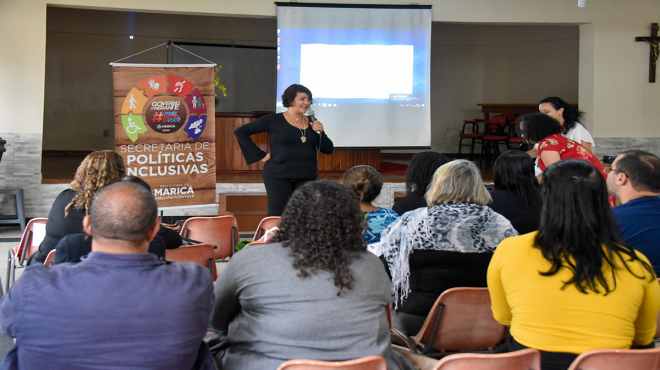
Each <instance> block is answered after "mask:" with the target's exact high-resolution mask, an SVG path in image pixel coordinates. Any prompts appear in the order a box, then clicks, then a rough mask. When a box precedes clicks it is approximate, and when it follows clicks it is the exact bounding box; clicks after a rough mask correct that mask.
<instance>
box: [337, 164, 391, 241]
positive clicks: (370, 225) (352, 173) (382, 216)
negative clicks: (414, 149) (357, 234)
mask: <svg viewBox="0 0 660 370" xmlns="http://www.w3.org/2000/svg"><path fill="white" fill-rule="evenodd" d="M342 183H343V184H344V185H346V186H348V187H349V188H350V189H351V190H353V192H354V193H355V194H356V195H357V197H358V199H359V200H360V210H361V211H362V212H363V213H364V215H365V216H364V217H365V220H366V223H367V225H366V228H365V230H364V233H363V234H362V237H363V238H364V241H365V242H367V244H370V243H375V242H377V241H379V240H380V233H381V232H382V231H383V230H384V229H385V228H386V227H387V226H389V225H390V224H391V223H392V222H394V220H396V219H397V218H398V217H399V214H398V213H396V212H394V211H393V210H391V209H390V208H380V207H375V206H374V205H372V204H371V202H373V201H374V199H376V197H377V196H378V195H379V194H380V190H381V189H382V188H383V176H382V175H381V174H380V173H378V171H377V170H376V169H375V168H373V167H371V166H355V167H352V168H350V169H349V170H348V171H346V172H345V173H344V177H343V178H342Z"/></svg>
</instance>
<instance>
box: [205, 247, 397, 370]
mask: <svg viewBox="0 0 660 370" xmlns="http://www.w3.org/2000/svg"><path fill="white" fill-rule="evenodd" d="M292 263H293V259H292V257H291V256H290V255H289V249H287V248H284V247H282V245H281V244H279V243H276V244H267V245H258V246H251V247H246V248H245V249H244V250H242V251H240V252H239V253H237V254H236V255H234V257H233V258H232V260H231V262H229V264H228V266H227V268H226V269H225V271H223V272H222V275H221V277H220V279H219V281H218V283H217V285H216V288H215V296H216V302H215V308H214V310H213V316H212V319H211V325H212V326H213V327H214V328H216V329H218V330H220V331H223V332H224V333H227V335H228V339H229V342H230V347H229V349H228V350H227V352H226V354H225V356H224V358H223V369H225V370H264V369H276V368H277V367H278V366H279V365H280V364H281V363H282V362H284V361H286V360H289V359H313V360H327V361H339V360H348V359H354V358H357V357H362V356H369V355H381V356H384V357H385V358H386V360H387V362H388V369H390V370H398V368H399V367H398V366H397V365H396V364H395V362H394V360H393V359H392V351H391V348H390V335H389V325H388V321H387V316H386V307H387V305H388V304H390V302H391V291H392V287H391V284H390V281H389V278H388V276H387V275H386V273H385V269H384V267H383V265H382V263H381V262H380V260H379V259H378V258H377V257H375V256H374V255H372V254H371V253H368V252H366V251H365V252H361V253H359V254H358V255H356V258H355V259H354V260H353V261H352V263H351V271H352V273H353V278H354V282H353V289H351V290H350V291H345V292H342V294H341V295H340V296H338V295H337V287H335V285H334V282H333V274H332V273H329V272H326V271H319V272H317V273H316V274H314V275H312V276H310V277H308V278H306V279H301V278H299V277H298V276H297V270H295V269H294V268H293V265H292Z"/></svg>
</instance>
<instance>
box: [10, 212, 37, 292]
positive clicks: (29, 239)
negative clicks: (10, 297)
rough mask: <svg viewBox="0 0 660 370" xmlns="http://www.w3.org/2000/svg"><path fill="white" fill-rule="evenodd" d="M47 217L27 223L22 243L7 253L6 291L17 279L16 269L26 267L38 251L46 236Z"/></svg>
mask: <svg viewBox="0 0 660 370" xmlns="http://www.w3.org/2000/svg"><path fill="white" fill-rule="evenodd" d="M47 222H48V219H47V218H33V219H31V220H30V222H28V223H27V225H25V229H24V230H23V234H22V235H21V241H20V243H19V244H18V245H17V246H15V247H13V248H12V249H10V250H9V252H8V254H7V274H6V279H7V280H6V281H5V291H9V288H10V287H11V286H12V285H13V284H14V282H15V281H16V269H17V268H22V267H25V264H26V262H27V260H28V258H30V256H32V255H33V254H34V253H35V252H36V251H38V250H39V244H41V241H42V240H44V237H45V236H46V223H47Z"/></svg>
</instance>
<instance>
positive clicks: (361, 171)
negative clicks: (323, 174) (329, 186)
mask: <svg viewBox="0 0 660 370" xmlns="http://www.w3.org/2000/svg"><path fill="white" fill-rule="evenodd" d="M342 183H343V184H344V185H346V186H348V187H349V188H350V189H351V190H352V191H353V192H354V193H355V194H356V195H357V196H358V198H359V199H360V201H361V202H365V203H371V202H373V200H374V199H376V197H377V196H378V194H380V191H381V189H382V188H383V175H381V174H380V173H379V172H378V170H376V169H375V168H373V167H371V166H368V165H361V166H353V167H351V168H349V169H348V170H347V171H346V172H344V176H343V177H342Z"/></svg>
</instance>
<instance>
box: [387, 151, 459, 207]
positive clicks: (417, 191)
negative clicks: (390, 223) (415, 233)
mask: <svg viewBox="0 0 660 370" xmlns="http://www.w3.org/2000/svg"><path fill="white" fill-rule="evenodd" d="M447 162H449V158H447V157H446V156H444V155H442V154H440V153H437V152H421V153H417V154H415V156H413V158H412V160H411V161H410V164H409V165H408V170H407V172H406V195H405V196H404V197H402V198H397V199H395V200H394V206H392V209H393V210H394V212H396V213H398V214H400V215H402V214H404V213H406V212H408V211H412V210H413V209H417V208H420V207H426V199H424V194H425V193H426V188H428V186H429V183H430V182H431V178H432V177H433V173H435V170H437V169H438V167H440V166H442V165H443V164H445V163H447Z"/></svg>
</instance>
